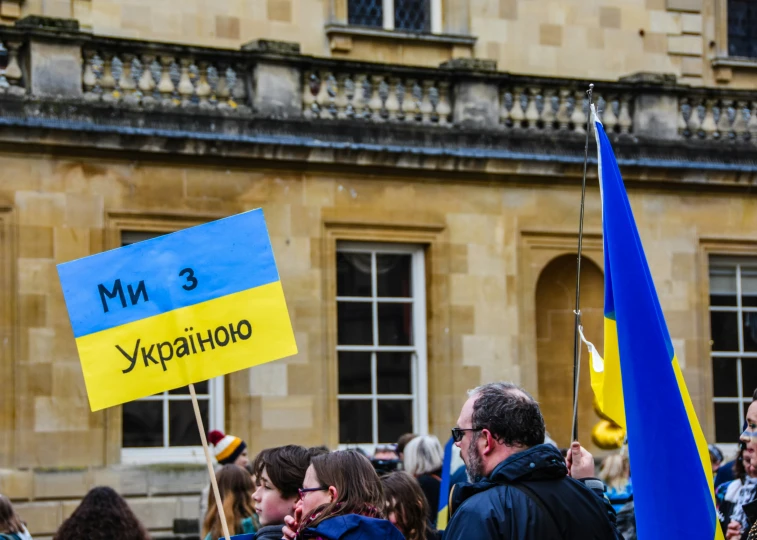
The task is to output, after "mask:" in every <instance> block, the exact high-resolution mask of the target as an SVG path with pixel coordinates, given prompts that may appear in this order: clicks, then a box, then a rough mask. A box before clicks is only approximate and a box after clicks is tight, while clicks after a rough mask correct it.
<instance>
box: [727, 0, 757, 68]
mask: <svg viewBox="0 0 757 540" xmlns="http://www.w3.org/2000/svg"><path fill="white" fill-rule="evenodd" d="M728 55H729V56H745V57H750V58H755V57H757V9H755V8H754V0H728Z"/></svg>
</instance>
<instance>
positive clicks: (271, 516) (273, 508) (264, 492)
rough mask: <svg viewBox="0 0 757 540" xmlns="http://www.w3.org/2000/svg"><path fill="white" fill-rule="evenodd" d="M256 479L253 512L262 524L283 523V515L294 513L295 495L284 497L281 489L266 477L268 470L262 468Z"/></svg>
mask: <svg viewBox="0 0 757 540" xmlns="http://www.w3.org/2000/svg"><path fill="white" fill-rule="evenodd" d="M257 480H258V489H256V490H255V493H253V494H252V499H253V500H254V501H255V512H257V514H258V517H259V518H260V524H261V525H262V526H264V527H265V526H267V525H283V524H284V517H286V516H288V515H293V514H294V505H295V503H296V502H297V496H294V497H292V498H290V499H285V498H284V497H283V496H282V495H281V491H279V490H278V488H276V486H274V485H273V482H271V479H270V478H268V472H267V471H266V470H265V469H263V471H262V472H261V473H260V477H259V478H258V479H257Z"/></svg>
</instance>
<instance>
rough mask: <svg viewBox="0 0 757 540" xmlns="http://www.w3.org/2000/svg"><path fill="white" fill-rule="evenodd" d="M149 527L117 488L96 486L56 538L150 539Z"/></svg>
mask: <svg viewBox="0 0 757 540" xmlns="http://www.w3.org/2000/svg"><path fill="white" fill-rule="evenodd" d="M149 538H150V535H149V534H147V529H145V527H144V525H142V523H141V522H140V521H139V520H138V519H137V516H135V515H134V512H132V511H131V508H129V505H128V504H126V501H125V500H124V498H123V497H121V495H119V494H118V493H116V492H115V490H114V489H113V488H109V487H96V488H92V489H91V490H90V491H89V493H87V494H86V495H85V496H84V498H83V499H82V501H81V504H79V506H78V507H77V508H76V510H74V513H73V514H71V516H70V517H69V518H68V519H67V520H66V521H64V522H63V524H62V525H61V526H60V528H59V529H58V532H57V533H55V536H54V537H53V540H84V539H86V540H149Z"/></svg>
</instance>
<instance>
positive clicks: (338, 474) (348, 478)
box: [300, 450, 385, 530]
mask: <svg viewBox="0 0 757 540" xmlns="http://www.w3.org/2000/svg"><path fill="white" fill-rule="evenodd" d="M311 465H312V466H313V469H314V470H315V474H316V476H317V477H318V481H319V482H320V483H321V485H322V486H324V487H325V486H329V487H331V486H333V487H334V488H336V491H337V497H336V499H334V500H333V501H331V502H330V503H328V504H324V505H321V506H319V507H318V508H316V509H315V510H313V511H312V512H311V513H310V515H308V516H304V519H303V520H302V525H301V526H300V530H302V529H304V528H308V527H316V526H317V525H318V524H319V523H321V522H322V521H324V520H326V519H328V518H331V517H334V516H343V515H347V514H360V515H364V516H369V517H378V518H383V517H384V511H383V508H384V504H385V503H384V490H383V488H382V487H381V479H379V477H378V474H376V471H375V470H374V468H373V465H371V462H370V460H369V459H368V458H367V457H365V456H364V455H362V454H361V453H359V452H357V451H355V450H338V451H336V452H331V453H329V454H321V455H320V456H315V457H314V458H313V461H312V462H311Z"/></svg>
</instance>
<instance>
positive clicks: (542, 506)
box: [444, 444, 623, 540]
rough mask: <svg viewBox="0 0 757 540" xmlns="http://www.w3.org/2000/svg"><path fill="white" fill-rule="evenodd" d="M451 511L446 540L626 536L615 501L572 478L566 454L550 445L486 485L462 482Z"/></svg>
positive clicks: (499, 470)
mask: <svg viewBox="0 0 757 540" xmlns="http://www.w3.org/2000/svg"><path fill="white" fill-rule="evenodd" d="M524 488H525V489H526V491H523V489H524ZM528 492H530V494H529V493H528ZM450 510H451V511H452V512H453V514H452V518H451V521H450V523H449V525H448V526H447V530H446V531H445V532H444V540H469V539H474V538H475V539H476V540H489V539H491V540H495V539H496V540H552V539H554V540H618V539H620V540H622V538H623V537H622V536H621V535H620V533H619V532H618V529H617V527H616V525H615V511H614V510H613V508H612V506H611V505H610V503H609V501H607V500H606V499H605V498H604V497H602V496H601V495H600V494H599V493H597V492H595V491H593V490H591V489H589V488H588V487H586V485H584V484H583V483H582V482H579V481H577V480H574V479H573V478H570V477H569V476H568V469H567V467H566V466H565V462H564V461H563V457H562V455H561V454H560V451H559V450H558V449H557V448H555V447H554V446H552V445H547V444H540V445H538V446H534V447H533V448H529V449H528V450H525V451H523V452H519V453H517V454H514V455H512V456H510V457H509V458H507V459H506V460H505V461H503V462H502V463H500V464H499V465H498V466H497V467H496V468H495V469H494V471H492V473H491V474H490V475H489V476H488V477H487V478H485V479H484V480H482V481H480V482H477V483H475V484H458V485H457V487H456V489H455V491H454V492H453V494H452V504H451V505H450Z"/></svg>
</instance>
